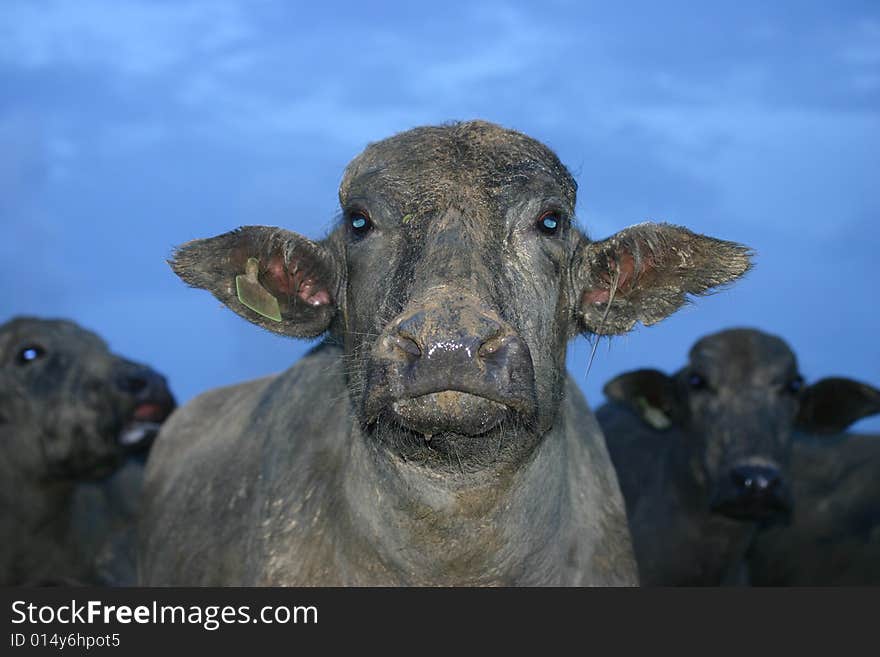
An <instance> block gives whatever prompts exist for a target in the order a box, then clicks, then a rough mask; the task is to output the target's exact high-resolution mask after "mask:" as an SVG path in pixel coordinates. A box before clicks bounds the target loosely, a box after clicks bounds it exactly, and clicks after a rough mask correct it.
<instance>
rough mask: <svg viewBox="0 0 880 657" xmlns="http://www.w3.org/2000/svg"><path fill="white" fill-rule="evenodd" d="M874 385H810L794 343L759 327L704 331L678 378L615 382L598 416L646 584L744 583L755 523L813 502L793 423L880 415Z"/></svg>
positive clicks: (802, 425) (810, 425)
mask: <svg viewBox="0 0 880 657" xmlns="http://www.w3.org/2000/svg"><path fill="white" fill-rule="evenodd" d="M870 391H871V389H870V387H869V386H865V385H864V384H861V383H857V382H855V381H850V380H848V379H823V380H821V381H819V382H817V383H815V384H814V385H812V386H805V385H804V383H803V377H802V376H801V374H800V373H799V371H798V366H797V360H796V358H795V355H794V353H793V352H792V351H791V349H790V348H789V347H788V345H787V344H786V343H785V342H784V341H783V340H781V339H780V338H778V337H775V336H772V335H768V334H766V333H762V332H761V331H757V330H753V329H732V330H727V331H722V332H720V333H716V334H713V335H709V336H707V337H704V338H702V339H701V340H699V341H698V342H697V343H696V344H695V345H694V346H693V348H692V349H691V351H690V358H689V362H688V364H687V365H686V366H685V367H684V368H682V369H681V370H679V371H678V372H677V373H675V374H673V375H671V376H669V375H667V374H665V373H663V372H659V371H657V370H637V371H634V372H627V373H625V374H622V375H620V376H618V377H617V378H615V379H613V380H612V381H610V382H609V383H608V384H607V385H606V386H605V394H606V396H607V397H608V399H609V400H610V401H609V403H608V404H606V405H604V406H602V407H601V408H600V409H599V410H598V411H597V413H596V415H597V418H598V420H599V424H600V425H601V426H602V429H603V431H604V432H605V436H606V440H607V444H608V450H609V452H610V453H611V458H612V460H613V461H614V465H615V467H616V469H617V472H618V478H619V480H620V485H621V489H622V490H623V494H624V498H625V500H626V507H627V513H628V516H629V521H630V528H631V531H632V535H633V544H634V548H635V553H636V559H637V561H638V564H639V572H640V576H641V578H642V582H643V583H644V584H648V585H678V584H681V585H716V584H733V583H746V582H747V581H748V579H749V576H748V568H747V566H746V562H745V561H744V559H745V556H746V554H747V552H748V551H749V549H750V547H751V545H752V544H753V541H754V539H755V536H756V534H757V532H758V529H759V528H761V527H766V526H769V525H772V524H774V523H780V522H782V523H784V522H787V521H788V520H789V518H790V516H791V512H792V505H793V502H794V506H795V508H800V507H801V506H803V505H805V504H808V502H806V501H805V500H801V499H800V498H799V497H798V496H799V495H800V494H801V488H802V486H800V485H799V484H798V483H797V482H798V481H799V480H800V477H801V473H800V472H799V471H798V469H797V467H796V466H797V463H795V464H792V459H791V453H792V444H793V436H794V433H795V430H796V429H799V430H802V431H829V430H840V429H842V428H844V427H846V426H847V425H849V424H850V423H852V422H854V421H855V420H857V419H859V418H860V417H864V416H866V415H869V414H871V413H876V412H878V407H877V406H876V405H875V406H873V407H872V406H871V405H870V404H866V403H862V400H864V399H865V395H866V394H868V393H869V392H870ZM875 392H876V391H875ZM872 394H873V393H872ZM828 456H829V457H831V452H830V451H829V452H828ZM832 458H833V457H832ZM796 497H797V500H796V501H795V498H796ZM804 512H805V513H808V512H809V511H808V509H807V508H804Z"/></svg>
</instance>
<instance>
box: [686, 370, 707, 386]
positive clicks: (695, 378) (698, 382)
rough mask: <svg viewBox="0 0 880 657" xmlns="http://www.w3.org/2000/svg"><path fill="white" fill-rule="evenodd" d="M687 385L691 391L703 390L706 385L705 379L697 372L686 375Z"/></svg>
mask: <svg viewBox="0 0 880 657" xmlns="http://www.w3.org/2000/svg"><path fill="white" fill-rule="evenodd" d="M687 384H688V386H690V388H691V390H705V388H706V385H707V383H706V377H704V376H703V375H702V374H700V373H699V372H691V373H690V374H689V375H688V378H687Z"/></svg>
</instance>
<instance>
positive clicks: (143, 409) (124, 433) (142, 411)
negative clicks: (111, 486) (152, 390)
mask: <svg viewBox="0 0 880 657" xmlns="http://www.w3.org/2000/svg"><path fill="white" fill-rule="evenodd" d="M175 407H176V404H175V402H174V399H173V398H171V397H170V395H169V396H158V397H156V398H153V399H146V400H144V401H141V402H139V403H138V404H137V405H136V406H135V407H134V409H133V410H132V412H131V415H130V416H129V418H128V420H127V422H126V423H125V425H124V426H123V427H122V430H121V431H120V432H119V435H118V436H117V438H116V442H117V443H118V444H119V445H120V446H121V447H123V448H124V449H125V450H127V451H133V452H137V451H141V450H144V449H146V448H148V447H149V446H150V445H151V444H152V442H153V440H154V439H155V438H156V436H157V435H158V433H159V429H161V428H162V424H163V423H164V422H165V420H167V419H168V416H169V415H171V413H172V412H173V411H174V409H175Z"/></svg>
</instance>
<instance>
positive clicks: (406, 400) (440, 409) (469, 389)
mask: <svg viewBox="0 0 880 657" xmlns="http://www.w3.org/2000/svg"><path fill="white" fill-rule="evenodd" d="M373 365H374V368H375V369H376V370H379V371H381V372H382V374H383V375H384V379H385V381H384V385H381V384H380V385H377V386H374V388H376V390H372V391H371V392H373V393H374V394H368V396H367V399H366V406H367V409H366V410H367V414H368V417H369V416H370V415H375V414H376V413H377V412H379V411H380V410H381V408H382V407H390V409H391V411H392V412H393V413H394V414H395V415H397V417H398V418H399V419H400V420H401V421H402V422H403V423H404V424H405V425H406V426H408V427H410V428H411V429H413V430H415V431H418V432H420V433H423V434H428V435H430V434H434V433H440V432H443V431H452V432H456V433H464V434H468V435H477V434H481V433H484V432H486V431H488V430H490V429H491V428H493V427H494V426H496V425H497V424H498V423H499V422H501V421H502V420H503V419H504V417H505V416H508V415H511V414H515V415H516V416H518V417H519V419H520V420H525V421H530V420H531V418H532V416H533V415H534V411H535V401H534V399H535V392H534V385H535V384H534V372H533V368H532V358H531V354H530V353H529V349H528V346H527V345H526V343H525V342H524V341H523V340H522V338H520V337H519V336H518V335H517V334H516V332H515V331H514V329H513V328H512V327H511V326H510V325H508V324H507V323H505V322H504V321H503V320H502V319H501V318H500V317H499V316H498V314H497V313H495V312H494V311H492V310H490V309H488V308H486V307H485V306H483V305H481V304H480V303H479V301H477V300H473V299H469V298H466V297H458V298H456V299H454V300H449V299H448V298H447V299H445V300H444V301H443V302H440V303H437V304H432V305H430V306H426V305H423V306H419V307H416V308H413V309H410V310H408V311H406V312H404V313H403V314H401V315H400V316H399V317H398V318H396V319H395V320H394V321H393V322H391V323H390V324H389V326H388V327H387V328H386V330H385V331H384V332H383V334H382V336H381V337H380V338H379V340H378V343H377V345H376V348H375V349H374V353H373ZM372 378H373V382H374V383H378V382H377V381H376V378H375V377H372Z"/></svg>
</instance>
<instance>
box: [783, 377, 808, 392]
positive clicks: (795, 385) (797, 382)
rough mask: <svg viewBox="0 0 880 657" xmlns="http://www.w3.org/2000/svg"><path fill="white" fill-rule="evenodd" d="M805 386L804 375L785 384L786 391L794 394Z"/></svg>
mask: <svg viewBox="0 0 880 657" xmlns="http://www.w3.org/2000/svg"><path fill="white" fill-rule="evenodd" d="M803 387H804V377H802V376H796V377H794V378H793V379H792V380H791V381H789V382H788V383H786V384H785V392H788V393H791V394H792V395H796V394H798V393H799V392H800V391H801V390H802V389H803Z"/></svg>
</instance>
